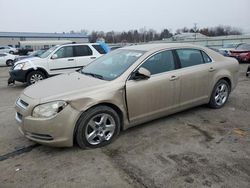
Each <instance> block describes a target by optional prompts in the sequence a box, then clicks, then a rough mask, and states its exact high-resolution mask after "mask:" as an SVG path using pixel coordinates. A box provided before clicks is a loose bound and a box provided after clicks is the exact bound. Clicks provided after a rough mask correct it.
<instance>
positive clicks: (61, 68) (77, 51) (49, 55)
mask: <svg viewBox="0 0 250 188" xmlns="http://www.w3.org/2000/svg"><path fill="white" fill-rule="evenodd" d="M104 53H105V51H104V50H103V49H102V47H101V46H100V45H99V44H97V43H85V44H65V45H60V46H54V47H52V48H50V49H49V50H47V51H46V52H44V53H42V54H41V55H39V56H38V57H32V58H29V59H23V60H21V61H18V62H16V63H15V65H14V66H13V68H11V69H10V71H9V74H10V79H9V80H15V81H19V82H27V83H28V84H34V83H36V82H38V81H40V80H43V79H45V78H48V77H50V76H53V75H58V74H62V73H69V72H72V71H75V70H79V69H81V68H82V67H84V66H86V65H87V64H89V63H90V62H91V61H93V60H94V59H96V58H98V57H100V56H101V55H103V54H104Z"/></svg>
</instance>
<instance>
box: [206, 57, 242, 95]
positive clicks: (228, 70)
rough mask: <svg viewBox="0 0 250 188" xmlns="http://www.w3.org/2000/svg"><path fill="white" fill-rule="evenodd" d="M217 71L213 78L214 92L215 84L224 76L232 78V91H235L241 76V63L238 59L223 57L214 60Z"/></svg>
mask: <svg viewBox="0 0 250 188" xmlns="http://www.w3.org/2000/svg"><path fill="white" fill-rule="evenodd" d="M213 64H214V68H215V72H214V74H213V78H212V87H211V90H210V92H211V93H212V90H213V87H214V85H215V84H216V83H217V82H218V81H219V80H220V79H222V78H228V79H229V80H230V85H231V91H233V90H234V89H235V87H236V85H237V83H238V77H239V68H240V67H239V63H238V61H237V60H236V59H234V58H230V57H223V58H220V59H217V60H216V61H215V62H213Z"/></svg>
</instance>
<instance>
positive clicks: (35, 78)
mask: <svg viewBox="0 0 250 188" xmlns="http://www.w3.org/2000/svg"><path fill="white" fill-rule="evenodd" d="M40 80H43V76H42V75H41V74H33V75H32V76H31V77H30V83H31V84H34V83H37V82H38V81H40Z"/></svg>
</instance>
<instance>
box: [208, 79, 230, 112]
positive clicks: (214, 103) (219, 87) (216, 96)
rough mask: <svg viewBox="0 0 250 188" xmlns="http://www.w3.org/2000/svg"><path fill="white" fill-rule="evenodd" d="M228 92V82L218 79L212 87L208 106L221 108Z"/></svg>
mask: <svg viewBox="0 0 250 188" xmlns="http://www.w3.org/2000/svg"><path fill="white" fill-rule="evenodd" d="M229 94H230V86H229V84H228V82H227V81H226V80H223V79H221V80H219V81H218V82H217V83H216V84H215V86H214V89H213V92H212V94H211V97H210V101H209V104H208V105H209V107H210V108H215V109H218V108H221V107H223V106H224V105H225V104H226V102H227V100H228V97H229Z"/></svg>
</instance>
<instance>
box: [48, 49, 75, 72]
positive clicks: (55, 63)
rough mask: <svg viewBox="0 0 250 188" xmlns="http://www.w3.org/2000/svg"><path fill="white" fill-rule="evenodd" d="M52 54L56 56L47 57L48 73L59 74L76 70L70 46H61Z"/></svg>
mask: <svg viewBox="0 0 250 188" xmlns="http://www.w3.org/2000/svg"><path fill="white" fill-rule="evenodd" d="M54 54H55V55H56V56H57V57H56V58H55V59H51V58H50V59H48V65H49V70H50V74H61V73H67V72H71V71H74V70H76V59H75V57H74V52H73V47H72V46H63V47H61V48H59V49H58V50H57V51H56V52H55V53H54ZM52 56H53V55H52Z"/></svg>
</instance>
